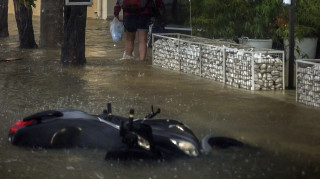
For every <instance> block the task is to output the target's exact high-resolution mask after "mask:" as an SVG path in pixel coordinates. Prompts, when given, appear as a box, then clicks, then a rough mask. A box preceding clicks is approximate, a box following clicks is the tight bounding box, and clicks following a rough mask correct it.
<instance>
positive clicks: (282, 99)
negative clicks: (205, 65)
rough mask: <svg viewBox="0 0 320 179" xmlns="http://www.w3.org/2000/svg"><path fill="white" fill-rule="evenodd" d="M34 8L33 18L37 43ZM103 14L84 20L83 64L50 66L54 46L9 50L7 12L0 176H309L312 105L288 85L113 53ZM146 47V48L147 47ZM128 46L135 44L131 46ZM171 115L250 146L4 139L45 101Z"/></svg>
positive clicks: (1, 46)
mask: <svg viewBox="0 0 320 179" xmlns="http://www.w3.org/2000/svg"><path fill="white" fill-rule="evenodd" d="M39 20H40V18H39V17H34V30H35V37H36V42H39V39H38V38H39V26H40V25H39ZM108 24H109V23H108V22H107V21H103V20H93V19H88V22H87V36H86V58H87V64H86V65H85V66H79V67H74V66H62V65H60V49H41V48H39V49H31V50H22V49H19V48H18V46H19V42H18V34H17V33H18V32H17V27H16V23H15V19H14V16H13V15H11V16H10V15H9V33H10V37H9V38H6V39H0V58H23V60H18V61H11V62H0V104H1V105H0V120H1V125H0V176H1V178H98V179H102V178H139V179H142V178H145V179H156V178H205V179H207V178H208V179H209V178H210V179H213V178H318V177H319V176H320V132H319V131H320V117H319V116H320V109H319V108H318V109H317V108H313V107H307V106H305V105H303V104H298V103H296V102H295V94H296V93H295V91H293V90H286V91H254V92H253V91H249V90H241V89H235V88H232V87H228V86H224V85H223V84H221V83H218V82H214V81H211V80H207V79H202V78H200V77H197V76H193V75H188V74H185V73H179V72H175V71H170V70H166V69H162V68H158V67H153V66H152V65H151V64H152V63H151V56H150V55H149V56H148V60H147V62H139V61H133V60H126V61H124V60H119V59H120V58H121V57H122V53H123V49H124V40H122V42H120V43H114V42H113V41H112V38H111V35H110V33H109V29H108V26H109V25H108ZM149 51H151V49H149ZM136 54H137V53H136ZM108 102H111V103H112V105H113V113H114V114H119V115H122V116H127V115H129V109H130V108H134V109H135V111H136V115H135V116H136V117H144V116H145V115H146V114H148V113H149V112H150V106H151V105H154V106H155V107H156V108H161V113H160V114H159V116H157V117H159V118H169V119H175V120H180V121H182V122H184V123H185V124H187V125H188V126H190V128H191V129H192V130H193V131H194V133H195V134H196V135H197V136H198V137H199V138H200V139H201V138H202V137H204V136H205V135H207V134H209V133H213V134H214V135H216V136H226V137H231V138H235V139H237V140H240V141H242V142H244V143H246V144H249V145H251V146H253V147H252V148H231V149H225V150H214V151H213V152H212V153H211V154H209V155H208V156H201V157H199V158H196V159H177V160H174V161H125V162H119V161H105V160H104V156H105V154H106V151H103V150H89V149H88V150H86V149H65V150H56V149H41V148H40V149H39V148H23V147H17V146H13V145H11V144H10V143H9V142H8V140H7V136H8V131H9V128H10V127H11V125H12V124H13V123H14V122H16V121H17V120H19V119H21V118H23V117H25V116H27V115H30V114H33V113H35V112H39V111H42V110H48V109H62V108H63V109H65V108H67V109H79V110H83V111H85V112H88V113H91V114H98V113H101V112H102V110H103V109H105V108H106V106H107V103H108ZM102 142H103V141H102Z"/></svg>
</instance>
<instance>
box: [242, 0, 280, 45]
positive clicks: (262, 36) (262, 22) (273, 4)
mask: <svg viewBox="0 0 320 179" xmlns="http://www.w3.org/2000/svg"><path fill="white" fill-rule="evenodd" d="M246 3H247V4H248V5H247V8H246V9H245V10H246V11H250V13H248V14H247V16H245V17H243V19H244V20H243V22H244V30H245V31H244V32H243V34H242V36H244V37H246V38H243V37H242V38H239V42H240V43H243V44H247V45H251V46H255V47H260V48H269V49H271V48H272V39H273V38H274V37H275V36H274V34H275V31H276V28H275V25H274V24H275V22H276V20H277V16H278V14H279V13H280V12H281V8H279V7H281V3H282V1H280V0H249V1H246ZM240 17H241V16H240Z"/></svg>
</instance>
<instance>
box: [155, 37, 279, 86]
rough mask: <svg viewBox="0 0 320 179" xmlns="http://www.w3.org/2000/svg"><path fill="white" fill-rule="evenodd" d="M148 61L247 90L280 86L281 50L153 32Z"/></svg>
mask: <svg viewBox="0 0 320 179" xmlns="http://www.w3.org/2000/svg"><path fill="white" fill-rule="evenodd" d="M152 38H153V46H152V47H153V50H152V59H153V60H152V63H153V65H155V66H160V67H162V68H167V69H171V70H176V71H181V72H185V73H190V74H194V75H198V76H201V77H203V78H208V79H213V80H215V81H218V82H221V83H225V84H227V85H230V86H233V87H237V88H244V89H250V90H274V89H283V87H284V63H283V62H284V52H283V51H275V50H264V51H256V50H255V48H254V47H251V46H245V45H239V44H235V43H230V42H223V41H218V40H211V39H206V38H199V37H194V36H189V35H182V34H153V37H152Z"/></svg>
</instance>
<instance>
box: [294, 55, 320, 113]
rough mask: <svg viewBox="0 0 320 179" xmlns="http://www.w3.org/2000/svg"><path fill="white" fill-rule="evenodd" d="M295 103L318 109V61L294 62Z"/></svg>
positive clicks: (319, 73) (319, 79) (319, 100)
mask: <svg viewBox="0 0 320 179" xmlns="http://www.w3.org/2000/svg"><path fill="white" fill-rule="evenodd" d="M296 63H297V64H296V68H297V69H296V78H297V79H296V83H297V84H296V87H297V90H296V92H297V95H296V100H297V102H300V103H303V104H306V105H310V106H315V107H320V60H297V61H296Z"/></svg>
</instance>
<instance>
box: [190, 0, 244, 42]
mask: <svg viewBox="0 0 320 179" xmlns="http://www.w3.org/2000/svg"><path fill="white" fill-rule="evenodd" d="M246 8H247V3H246V1H238V0H228V1H225V0H192V16H193V17H192V26H193V27H192V28H193V34H194V35H197V36H202V37H207V38H215V39H217V38H223V39H235V38H237V37H238V35H239V34H241V33H242V31H243V29H244V28H243V26H242V21H240V18H239V17H237V16H238V15H240V16H241V17H243V16H247V14H248V13H249V11H243V9H246Z"/></svg>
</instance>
